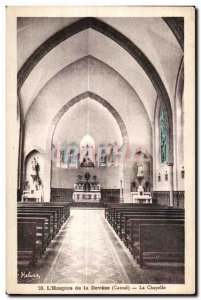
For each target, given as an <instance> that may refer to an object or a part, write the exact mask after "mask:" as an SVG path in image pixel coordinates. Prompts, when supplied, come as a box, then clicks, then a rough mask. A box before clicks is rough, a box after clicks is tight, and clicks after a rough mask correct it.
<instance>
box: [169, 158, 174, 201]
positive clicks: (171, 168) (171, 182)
mask: <svg viewBox="0 0 201 300" xmlns="http://www.w3.org/2000/svg"><path fill="white" fill-rule="evenodd" d="M169 176H170V206H173V191H174V177H173V164H170V165H169Z"/></svg>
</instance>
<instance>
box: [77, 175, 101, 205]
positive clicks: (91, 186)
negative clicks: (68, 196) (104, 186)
mask: <svg viewBox="0 0 201 300" xmlns="http://www.w3.org/2000/svg"><path fill="white" fill-rule="evenodd" d="M90 178H91V176H90V174H89V173H86V174H85V176H84V178H83V176H82V175H78V177H77V182H76V184H74V192H73V201H75V202H100V200H101V185H100V184H99V183H98V182H97V178H96V176H93V177H92V179H90Z"/></svg>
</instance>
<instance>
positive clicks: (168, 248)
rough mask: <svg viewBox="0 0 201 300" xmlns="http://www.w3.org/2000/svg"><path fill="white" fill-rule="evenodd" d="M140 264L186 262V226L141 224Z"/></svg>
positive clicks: (141, 265)
mask: <svg viewBox="0 0 201 300" xmlns="http://www.w3.org/2000/svg"><path fill="white" fill-rule="evenodd" d="M137 249H138V253H139V260H138V261H139V264H140V267H143V266H144V262H146V261H149V262H153V261H162V262H166V261H168V262H169V261H171V262H173V261H174V262H184V225H181V224H146V225H145V224H141V225H140V243H139V246H138V248H137Z"/></svg>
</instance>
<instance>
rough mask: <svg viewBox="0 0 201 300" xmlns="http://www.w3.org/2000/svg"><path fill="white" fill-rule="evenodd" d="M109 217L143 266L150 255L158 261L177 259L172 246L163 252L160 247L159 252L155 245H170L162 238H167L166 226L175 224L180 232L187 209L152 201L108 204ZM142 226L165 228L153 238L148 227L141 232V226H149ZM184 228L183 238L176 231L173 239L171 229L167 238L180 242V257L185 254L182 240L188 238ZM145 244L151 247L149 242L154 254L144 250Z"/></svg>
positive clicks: (121, 237)
mask: <svg viewBox="0 0 201 300" xmlns="http://www.w3.org/2000/svg"><path fill="white" fill-rule="evenodd" d="M105 218H106V219H107V221H108V222H109V224H110V225H111V226H112V227H113V229H114V231H115V232H116V233H117V235H118V236H119V238H120V239H121V240H122V241H123V242H124V244H125V245H126V247H128V249H129V251H130V252H131V254H132V255H133V257H134V258H136V259H137V262H138V263H140V267H142V266H143V264H144V260H145V258H146V260H147V257H148V256H149V260H150V259H152V260H153V261H157V258H160V261H166V260H167V261H173V258H174V257H175V258H176V251H171V249H170V250H168V251H166V252H165V251H161V250H160V247H158V251H155V252H156V253H154V251H152V248H151V244H155V245H157V244H159V245H160V244H161V243H162V244H164V245H166V246H165V247H167V243H166V241H165V240H162V238H161V236H163V239H164V235H165V233H166V230H165V229H164V228H165V226H167V228H170V227H168V226H172V228H174V226H175V228H176V229H175V231H176V232H177V231H178V230H177V227H178V226H180V227H178V228H184V219H185V211H184V210H183V209H177V208H176V209H175V208H172V207H167V206H162V205H149V204H148V205H144V204H143V205H142V204H140V205H139V204H138V205H136V204H119V203H118V204H113V205H111V204H107V205H106V206H105ZM141 225H146V226H147V227H150V228H152V229H153V228H156V227H157V226H158V228H159V229H158V230H159V231H160V230H161V232H160V234H158V235H157V234H156V235H154V237H153V238H152V235H151V234H147V235H145V234H144V231H145V229H141V231H140V228H147V227H141ZM152 225H153V227H152ZM182 226H183V227H182ZM143 230H144V231H143ZM182 230H183V229H182ZM182 230H181V237H180V240H178V239H176V238H177V235H176V234H172V240H171V239H170V238H171V232H170V233H169V235H168V238H167V240H169V241H170V240H171V242H172V243H173V244H175V243H176V244H178V247H179V248H178V254H179V255H178V256H179V257H180V258H182V257H184V243H182V241H184V230H183V231H182ZM140 232H141V233H140ZM147 232H148V229H147ZM142 236H143V237H144V239H145V240H146V241H147V243H145V240H144V239H142ZM157 236H158V241H157ZM143 243H144V244H145V245H146V247H147V249H148V246H147V245H149V248H150V249H149V250H150V254H151V255H148V254H149V253H148V252H149V251H144V248H142V247H144V246H143V245H144V244H143ZM182 245H183V246H182ZM182 247H183V248H182ZM142 249H143V250H142ZM164 249H165V248H164ZM145 250H146V249H145ZM156 250H157V247H156ZM143 251H144V252H143ZM162 252H164V253H162ZM141 253H144V254H141ZM159 253H160V255H159ZM161 253H162V254H163V255H162V254H161Z"/></svg>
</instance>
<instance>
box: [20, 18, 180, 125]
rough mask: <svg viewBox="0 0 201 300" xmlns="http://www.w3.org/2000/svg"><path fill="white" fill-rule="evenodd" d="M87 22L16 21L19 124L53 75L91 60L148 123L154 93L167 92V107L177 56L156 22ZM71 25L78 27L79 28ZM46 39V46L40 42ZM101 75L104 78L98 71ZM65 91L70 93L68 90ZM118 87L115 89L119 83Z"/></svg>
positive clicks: (170, 35) (176, 46)
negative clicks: (134, 101)
mask: <svg viewBox="0 0 201 300" xmlns="http://www.w3.org/2000/svg"><path fill="white" fill-rule="evenodd" d="M88 19H90V18H88ZM76 22H77V23H76ZM79 22H80V23H79ZM87 22H88V23H87ZM89 22H91V21H86V22H85V23H84V21H83V19H79V18H18V32H17V33H18V35H17V37H18V39H17V42H18V71H19V72H18V91H19V98H20V106H21V117H22V120H25V118H26V116H27V113H28V112H29V110H30V109H31V107H32V106H33V104H34V101H35V100H36V99H37V96H38V95H39V94H40V93H41V92H42V91H43V89H44V88H45V87H46V85H47V84H48V83H50V82H51V81H52V80H54V78H55V76H58V74H59V73H60V72H62V70H64V69H66V68H71V66H72V64H73V65H74V68H76V64H77V68H78V70H77V73H79V66H80V63H79V61H80V59H83V58H84V57H91V58H92V59H94V60H96V61H98V62H99V65H100V66H101V64H102V65H104V66H106V67H107V68H109V69H110V70H112V72H113V74H115V73H116V74H118V76H119V77H121V78H122V80H123V81H126V82H127V84H128V85H129V86H130V88H131V89H133V92H134V93H135V94H136V95H137V96H138V99H140V101H141V103H142V105H143V106H144V108H145V110H146V112H147V115H148V118H149V121H150V122H151V123H152V122H153V121H154V110H155V104H156V99H157V97H158V96H160V95H159V93H160V89H161V90H162V89H163V90H165V91H166V92H167V95H165V96H166V98H169V100H170V104H171V105H172V104H173V99H174V94H175V84H176V78H177V74H178V69H179V65H180V62H181V59H182V56H183V50H182V48H181V46H180V45H179V43H178V41H177V39H176V37H175V35H174V34H173V32H172V31H171V29H170V28H169V26H168V25H167V23H166V22H165V21H164V20H163V19H162V18H99V19H98V20H97V22H96V20H95V21H93V22H92V23H90V24H89ZM98 22H101V24H102V22H103V24H106V25H108V28H109V29H111V30H110V31H111V34H113V36H114V38H113V39H112V38H111V37H110V36H109V34H107V33H106V32H105V31H104V26H103V27H102V28H103V29H100V28H101V26H100V28H99V27H98V25H97V24H99V23H98ZM74 24H82V28H81V29H79V28H77V27H76V26H77V25H76V26H75V25H74ZM86 24H87V25H86ZM70 26H72V28H73V29H72V32H71V34H70V35H68V34H67V33H66V32H67V31H65V28H69V27H70ZM62 30H63V33H64V31H65V34H66V35H65V36H63V37H61V35H60V36H59V35H58V34H57V33H58V32H62ZM73 30H74V32H73ZM101 31H102V32H101ZM116 31H118V32H119V33H120V34H122V36H124V37H126V38H127V40H126V41H127V44H123V40H122V41H121V40H118V41H117V40H115V38H116V36H115V34H116ZM51 37H54V38H52V39H51ZM55 38H57V41H56V42H55ZM120 38H121V36H120ZM48 39H49V46H48V43H45V41H47V40H48ZM59 39H60V40H59ZM132 43H133V45H135V47H136V49H137V50H138V49H139V50H140V51H139V52H138V53H137V54H136V55H138V57H137V56H136V57H137V58H136V59H135V57H134V56H133V55H131V50H130V49H131V46H132ZM41 45H42V46H41ZM48 47H49V48H48ZM33 53H34V54H33ZM30 58H32V60H31V59H30ZM143 59H144V64H145V66H143ZM147 62H148V63H147ZM149 63H150V65H149ZM104 68H105V67H104ZM104 68H102V70H103V69H104ZM152 68H153V71H152ZM112 72H111V73H112ZM148 73H149V74H150V76H149V74H148ZM152 73H153V74H154V75H153V76H155V77H154V78H152ZM101 75H102V76H103V77H104V72H103V73H102V74H101ZM86 76H87V82H88V89H89V90H90V85H93V83H92V82H93V80H94V79H93V72H91V71H90V66H89V68H88V72H87V74H86ZM77 84H78V85H79V84H81V83H79V82H78V83H77ZM157 84H158V86H157ZM161 86H162V88H161ZM68 88H69V89H71V87H70V86H69V87H68ZM103 88H104V87H103V86H102V89H103ZM118 88H119V89H121V82H119V86H118ZM117 101H120V100H117ZM121 101H123V99H121ZM46 105H48V104H46Z"/></svg>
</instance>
